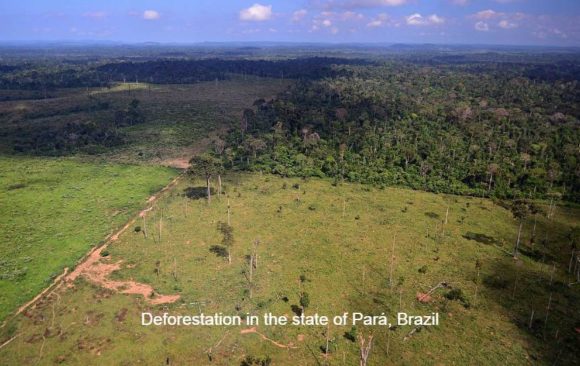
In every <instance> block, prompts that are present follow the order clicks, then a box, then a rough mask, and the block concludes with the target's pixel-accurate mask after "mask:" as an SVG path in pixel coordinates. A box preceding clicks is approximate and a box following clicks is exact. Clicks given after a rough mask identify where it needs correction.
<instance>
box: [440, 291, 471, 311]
mask: <svg viewBox="0 0 580 366" xmlns="http://www.w3.org/2000/svg"><path fill="white" fill-rule="evenodd" d="M445 298H447V299H448V300H452V301H459V302H460V303H461V304H462V305H463V306H464V307H466V308H468V307H469V306H470V305H471V304H470V303H469V300H468V299H467V297H466V296H465V294H464V293H463V291H462V290H461V289H460V288H454V289H451V290H450V291H449V292H448V293H446V294H445Z"/></svg>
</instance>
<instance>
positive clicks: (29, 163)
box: [0, 157, 177, 319]
mask: <svg viewBox="0 0 580 366" xmlns="http://www.w3.org/2000/svg"><path fill="white" fill-rule="evenodd" d="M176 174H177V172H176V171H175V170H173V169H170V168H163V167H153V166H130V165H122V164H108V163H95V162H91V163H86V162H82V161H79V160H78V159H56V158H54V159H53V158H20V157H0V217H1V218H2V220H1V223H0V238H1V239H0V253H1V259H0V263H1V266H0V268H1V270H0V276H1V277H0V292H1V293H2V296H1V297H0V319H4V318H5V317H6V316H7V315H8V314H9V313H11V312H13V311H14V310H15V309H16V308H17V307H18V306H19V305H21V304H22V303H24V302H25V301H27V300H30V299H31V298H33V297H34V296H35V295H36V294H37V293H39V292H40V291H41V290H42V289H43V288H44V287H46V286H47V285H48V284H49V283H50V282H51V281H52V280H53V279H54V278H55V277H56V276H57V275H59V274H60V273H61V272H62V271H63V268H64V267H67V266H68V267H70V266H72V265H73V264H74V263H75V262H76V261H77V260H78V259H79V258H80V257H82V255H83V254H85V253H86V252H87V251H88V250H89V249H90V248H91V247H92V246H94V245H96V244H98V243H99V242H100V241H102V240H103V239H104V238H105V237H106V236H107V235H108V234H110V233H111V232H112V231H113V230H114V229H116V228H117V227H118V226H120V225H122V224H124V223H125V221H127V219H128V218H129V217H130V216H131V215H133V214H134V213H135V212H136V211H137V210H138V209H139V208H140V207H142V206H143V205H144V203H145V201H146V200H147V198H148V197H149V196H150V195H151V194H153V193H154V192H157V191H158V190H159V189H160V188H161V187H163V186H165V185H166V184H167V183H169V180H170V179H171V178H172V177H174V176H175V175H176Z"/></svg>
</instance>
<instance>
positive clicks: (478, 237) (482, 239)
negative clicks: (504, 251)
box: [463, 231, 499, 245]
mask: <svg viewBox="0 0 580 366" xmlns="http://www.w3.org/2000/svg"><path fill="white" fill-rule="evenodd" d="M463 238H465V239H467V240H472V241H476V242H478V243H480V244H486V245H491V244H498V243H499V242H498V240H497V239H495V238H494V237H492V236H488V235H485V234H482V233H473V232H471V231H468V232H467V233H465V234H464V235H463Z"/></svg>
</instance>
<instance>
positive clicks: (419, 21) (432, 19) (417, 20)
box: [405, 13, 445, 26]
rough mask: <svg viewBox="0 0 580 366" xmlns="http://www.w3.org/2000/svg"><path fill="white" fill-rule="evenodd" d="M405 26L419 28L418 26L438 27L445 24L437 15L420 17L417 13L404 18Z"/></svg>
mask: <svg viewBox="0 0 580 366" xmlns="http://www.w3.org/2000/svg"><path fill="white" fill-rule="evenodd" d="M405 21H406V22H407V25H413V26H420V25H439V24H443V23H445V19H444V18H442V17H440V16H438V15H437V14H431V15H429V16H426V17H424V16H422V15H421V14H419V13H415V14H411V15H409V16H407V17H405Z"/></svg>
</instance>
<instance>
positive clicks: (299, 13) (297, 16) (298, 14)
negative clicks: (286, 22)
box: [292, 9, 308, 23]
mask: <svg viewBox="0 0 580 366" xmlns="http://www.w3.org/2000/svg"><path fill="white" fill-rule="evenodd" d="M307 14H308V11H306V10H305V9H300V10H296V11H295V12H294V13H292V21H293V22H295V23H297V22H299V21H301V20H302V19H304V17H305V16H306V15H307Z"/></svg>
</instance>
